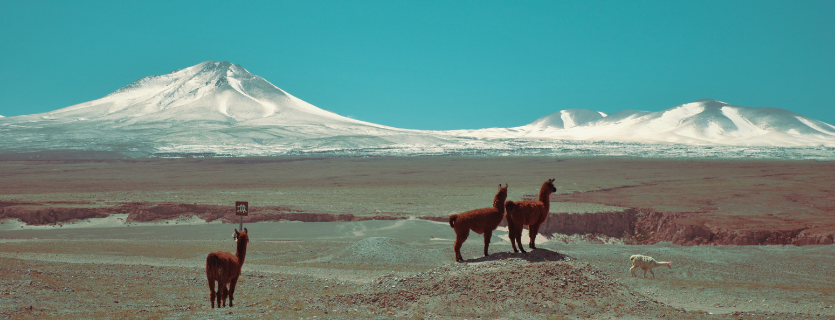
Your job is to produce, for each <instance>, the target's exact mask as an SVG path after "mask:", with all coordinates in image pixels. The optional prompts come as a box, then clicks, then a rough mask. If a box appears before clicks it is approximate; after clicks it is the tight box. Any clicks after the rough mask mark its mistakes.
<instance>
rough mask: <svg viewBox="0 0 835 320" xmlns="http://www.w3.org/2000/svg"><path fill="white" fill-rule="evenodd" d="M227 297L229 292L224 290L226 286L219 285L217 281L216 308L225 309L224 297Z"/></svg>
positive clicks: (223, 284)
mask: <svg viewBox="0 0 835 320" xmlns="http://www.w3.org/2000/svg"><path fill="white" fill-rule="evenodd" d="M228 295H229V291H227V290H226V284H225V283H221V282H220V281H218V288H217V307H218V308H225V307H226V296H228Z"/></svg>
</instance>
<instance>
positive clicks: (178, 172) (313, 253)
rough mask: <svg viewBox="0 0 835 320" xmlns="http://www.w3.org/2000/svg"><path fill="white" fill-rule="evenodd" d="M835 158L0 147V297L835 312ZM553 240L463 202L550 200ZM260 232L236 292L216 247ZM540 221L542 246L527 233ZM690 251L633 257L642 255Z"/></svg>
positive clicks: (230, 314) (182, 313)
mask: <svg viewBox="0 0 835 320" xmlns="http://www.w3.org/2000/svg"><path fill="white" fill-rule="evenodd" d="M833 173H835V162H819V161H780V160H692V159H691V160H686V159H682V160H673V159H636V158H614V157H601V158H565V159H557V158H546V157H392V158H387V157H371V158H359V157H321V158H317V157H295V158H294V157H276V158H207V159H93V160H78V159H76V160H69V159H63V160H62V159H52V160H48V159H44V160H3V161H0V222H2V223H0V318H12V319H18V318H38V319H70V318H95V319H99V318H101V319H111V318H155V319H156V318H160V319H183V318H185V319H189V318H193V319H204V318H224V319H226V318H228V319H237V318H241V319H251V318H265V319H299V318H303V319H314V318H315V319H364V318H374V319H389V318H403V319H427V318H428V319H434V318H442V319H446V318H460V319H474V318H488V319H490V318H508V319H539V318H541V319H576V318H583V319H585V318H591V319H609V318H613V319H620V318H626V319H653V318H657V319H660V318H666V319H790V318H791V319H821V318H830V319H835V245H833V236H835V179H834V178H835V175H833ZM551 178H554V179H556V180H555V182H554V185H555V186H556V187H557V192H556V193H554V194H552V195H551V197H550V201H551V208H550V213H551V214H550V216H549V218H548V220H547V221H546V223H545V224H544V225H543V227H542V228H541V229H540V235H539V236H538V237H537V247H538V249H536V250H532V251H531V250H529V251H528V253H526V254H523V253H513V250H512V248H511V245H510V242H509V241H508V235H507V227H506V225H505V224H502V225H501V226H500V227H499V229H497V231H495V232H494V233H493V237H492V238H491V239H490V247H489V251H490V255H489V256H488V257H484V256H483V253H482V252H483V239H482V238H481V236H480V235H478V234H475V233H471V234H470V236H469V239H468V240H467V242H466V243H464V245H463V250H462V253H463V256H464V259H466V260H465V261H464V262H462V263H456V262H455V254H454V252H453V241H454V239H455V232H454V231H453V229H452V228H450V226H449V223H448V217H449V215H451V214H456V213H460V212H463V211H466V210H470V209H477V208H483V207H489V206H491V205H492V200H493V196H494V195H495V193H496V190H497V186H498V185H499V184H505V183H507V184H508V185H509V191H508V200H522V199H536V198H537V193H538V191H539V188H540V185H541V184H542V183H543V182H544V181H545V180H547V179H551ZM236 201H248V202H249V206H250V212H249V215H248V216H246V217H244V219H243V225H244V227H245V228H247V230H248V231H249V236H250V241H251V242H250V243H249V245H248V248H247V256H246V260H245V263H244V265H243V270H242V274H241V278H240V280H239V282H238V285H237V288H236V292H235V306H234V307H226V308H216V309H212V308H211V305H210V304H209V290H208V285H207V281H206V273H205V264H206V256H207V254H208V253H210V252H214V251H227V252H232V253H234V252H235V244H234V241H233V239H232V235H233V231H234V229H235V228H237V227H238V224H239V220H238V219H239V218H238V217H236V216H235V213H234V210H235V208H234V205H235V202H236ZM522 240H523V241H522V242H523V243H525V249H528V248H527V242H528V240H527V234H523V237H522ZM634 254H644V255H649V256H652V257H654V258H656V259H657V260H660V261H670V262H672V264H671V268H666V267H663V268H656V269H654V273H655V278H654V279H653V278H652V277H651V276H649V274H648V276H649V277H648V278H644V277H643V272H641V271H639V272H638V277H632V276H631V274H630V272H629V268H630V267H631V262H630V261H629V257H630V256H631V255H634Z"/></svg>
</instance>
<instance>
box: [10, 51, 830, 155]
mask: <svg viewBox="0 0 835 320" xmlns="http://www.w3.org/2000/svg"><path fill="white" fill-rule="evenodd" d="M606 141H609V142H613V143H624V142H625V143H644V144H646V143H649V144H663V145H668V146H664V147H657V149H658V148H660V149H668V150H677V149H680V148H681V147H676V146H672V147H671V146H669V145H670V144H678V145H701V146H728V147H729V148H731V149H733V148H736V147H752V146H777V147H798V148H809V147H816V146H823V147H835V126H832V125H830V124H827V123H824V122H821V121H817V120H815V119H811V118H807V117H804V116H802V115H799V114H796V113H793V112H790V111H787V110H782V109H776V108H750V107H739V106H733V105H731V104H728V103H725V102H722V101H718V100H710V99H703V100H699V101H695V102H691V103H686V104H682V105H679V106H675V107H672V108H670V109H667V110H663V111H659V112H647V111H634V110H626V111H620V112H617V113H613V114H606V113H603V112H598V111H594V110H587V109H567V110H561V111H559V112H556V113H553V114H550V115H547V116H545V117H542V118H539V119H537V120H535V121H533V122H532V123H530V124H528V125H525V126H521V127H512V128H486V129H478V130H448V131H430V130H409V129H400V128H394V127H389V126H385V125H380V124H374V123H370V122H365V121H360V120H356V119H352V118H348V117H344V116H341V115H338V114H335V113H333V112H330V111H326V110H323V109H320V108H318V107H316V106H313V105H311V104H309V103H307V102H305V101H303V100H301V99H299V98H296V97H294V96H292V95H291V94H289V93H287V92H285V91H284V90H281V89H280V88H278V87H276V86H275V85H273V84H272V83H270V82H268V81H267V80H265V79H263V78H261V77H259V76H257V75H254V74H251V73H250V72H249V71H247V70H246V69H244V68H243V67H241V66H239V65H234V64H231V63H229V62H216V61H206V62H203V63H200V64H197V65H194V66H191V67H188V68H185V69H180V70H175V71H173V72H171V73H169V74H165V75H158V76H150V77H145V78H142V79H139V80H137V81H135V82H133V83H131V84H128V85H126V86H124V87H122V88H121V89H119V90H116V91H115V92H113V93H111V94H109V95H107V96H105V97H102V98H100V99H96V100H93V101H89V102H84V103H80V104H77V105H73V106H69V107H66V108H62V109H58V110H54V111H50V112H45V113H40V114H33V115H24V116H14V117H4V118H0V153H22V152H37V151H45V150H87V151H113V152H118V153H121V154H125V155H129V156H139V157H142V156H152V155H155V154H189V153H199V154H224V155H232V156H234V155H278V154H309V153H323V152H324V153H347V154H392V155H414V154H497V155H501V154H530V153H534V154H560V153H565V152H567V151H566V150H589V148H564V147H562V146H563V145H566V144H588V143H591V144H596V145H599V143H598V142H606ZM549 150H550V151H549ZM729 150H730V149H729ZM734 150H736V149H734ZM583 152H586V151H583ZM619 152H620V153H622V151H618V152H614V153H611V154H620V153H619ZM820 152H823V153H824V154H825V153H826V152H827V151H826V150H824V151H820ZM627 153H629V152H628V151H627ZM594 154H610V153H608V151H605V150H603V149H601V150H599V151H594ZM833 157H835V156H833Z"/></svg>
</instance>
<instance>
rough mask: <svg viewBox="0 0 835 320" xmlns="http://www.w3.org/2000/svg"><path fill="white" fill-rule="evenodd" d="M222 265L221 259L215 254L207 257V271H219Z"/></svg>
mask: <svg viewBox="0 0 835 320" xmlns="http://www.w3.org/2000/svg"><path fill="white" fill-rule="evenodd" d="M219 265H220V257H218V256H217V254H215V253H214V252H212V253H210V254H209V256H207V257H206V271H207V272H208V271H209V270H217V267H218V266H219Z"/></svg>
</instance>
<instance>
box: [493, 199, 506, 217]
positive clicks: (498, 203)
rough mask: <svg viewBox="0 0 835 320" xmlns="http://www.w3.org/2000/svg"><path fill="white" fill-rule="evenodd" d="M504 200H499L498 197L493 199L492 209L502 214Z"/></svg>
mask: <svg viewBox="0 0 835 320" xmlns="http://www.w3.org/2000/svg"><path fill="white" fill-rule="evenodd" d="M505 199H506V198H504V199H503V198H499V197H495V198H493V208H496V210H499V212H500V213H502V214H504V201H505Z"/></svg>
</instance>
